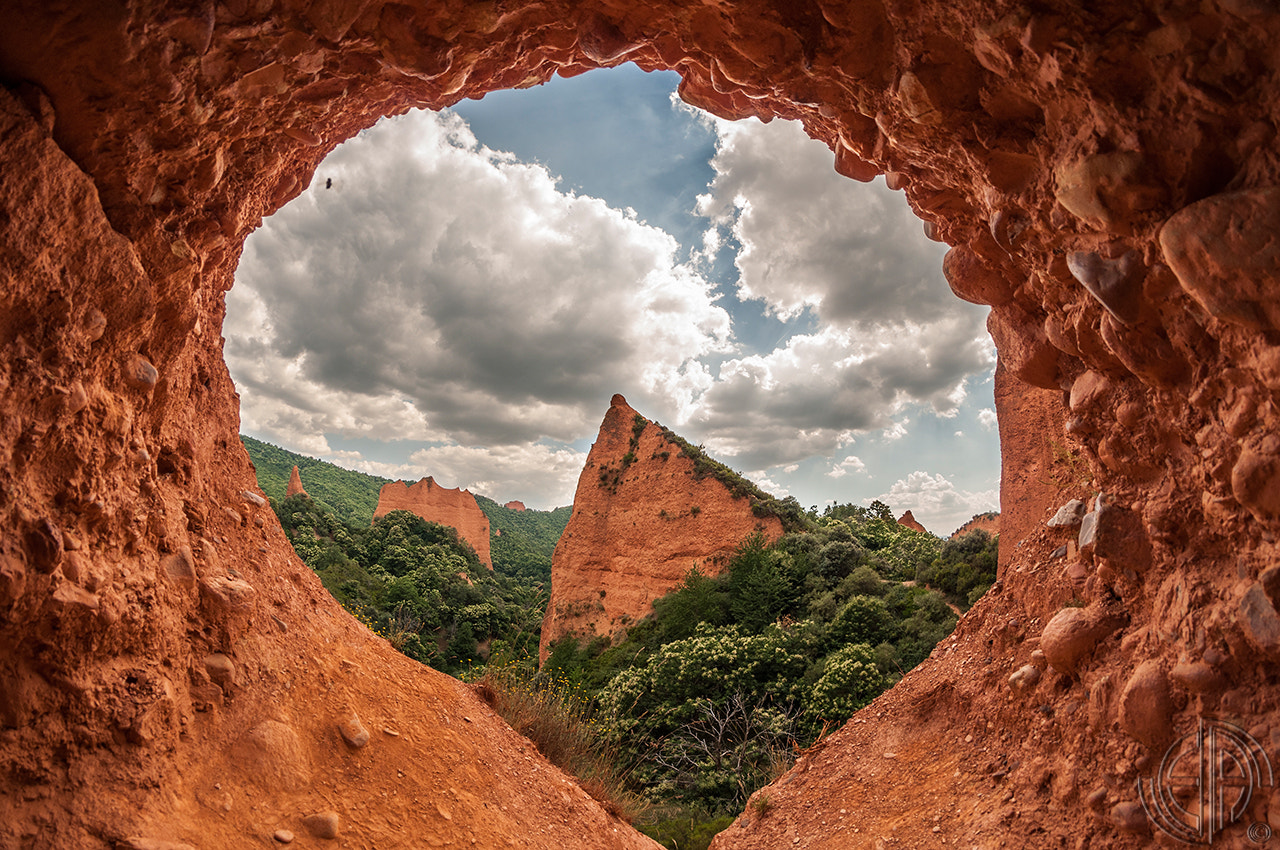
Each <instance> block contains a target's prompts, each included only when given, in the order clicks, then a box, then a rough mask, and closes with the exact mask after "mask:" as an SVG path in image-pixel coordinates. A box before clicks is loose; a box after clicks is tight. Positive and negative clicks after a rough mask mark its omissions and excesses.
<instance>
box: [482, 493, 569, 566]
mask: <svg viewBox="0 0 1280 850" xmlns="http://www.w3.org/2000/svg"><path fill="white" fill-rule="evenodd" d="M476 503H477V504H479V505H480V510H482V511H484V515H485V516H487V517H488V518H489V554H490V556H491V557H492V558H493V568H494V569H495V570H497V571H498V572H500V573H503V574H505V575H509V576H512V577H515V578H519V579H522V580H524V581H527V582H538V581H541V582H545V583H546V585H547V587H550V586H551V553H552V552H553V551H555V548H556V543H557V542H559V540H560V535H561V534H562V533H563V532H564V527H565V526H566V525H568V524H569V517H570V516H571V515H572V514H573V507H572V506H566V507H563V508H556V509H555V510H553V511H529V510H525V511H513V510H511V508H505V507H503V506H502V505H499V504H498V503H497V502H495V501H494V500H493V499H490V498H487V497H485V496H476Z"/></svg>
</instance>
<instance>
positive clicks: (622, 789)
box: [472, 665, 647, 823]
mask: <svg viewBox="0 0 1280 850" xmlns="http://www.w3.org/2000/svg"><path fill="white" fill-rule="evenodd" d="M472 687H473V688H475V691H476V693H477V694H478V695H479V696H480V698H481V699H483V700H484V701H485V702H487V703H489V705H491V706H493V709H494V710H495V711H497V712H498V714H500V715H502V717H503V719H504V720H506V721H507V723H508V724H510V725H511V728H512V729H515V730H516V731H517V732H519V733H520V734H521V735H523V736H525V737H526V738H528V739H529V740H530V741H532V742H533V744H534V745H535V746H536V747H537V748H538V751H539V752H541V753H542V754H543V755H544V756H546V758H547V760H548V761H550V762H551V763H552V764H554V765H555V766H556V767H558V768H560V769H561V770H563V771H564V772H565V773H568V774H570V775H572V776H574V777H577V779H578V784H579V785H580V786H581V787H582V789H583V790H584V791H586V792H587V793H588V794H590V795H591V796H592V797H593V798H595V800H596V801H597V802H599V803H600V805H601V806H602V807H603V808H604V809H605V811H607V812H609V813H610V814H612V815H614V816H615V817H617V818H619V819H621V820H623V821H626V822H627V823H631V822H632V821H634V820H635V819H636V818H638V817H640V816H641V815H642V814H643V812H644V810H645V809H646V808H647V804H646V803H645V801H644V799H643V798H641V797H640V796H638V795H637V794H634V793H632V792H631V791H628V790H627V788H626V782H625V776H624V773H623V772H622V771H621V769H620V768H619V753H618V746H617V744H615V743H613V742H611V741H610V739H609V736H608V734H607V732H608V730H607V728H606V727H605V725H604V722H603V721H602V720H601V718H600V716H599V713H598V712H597V711H596V709H595V706H594V704H593V703H592V701H591V700H589V699H588V698H587V697H586V696H585V694H584V693H583V691H582V689H581V686H580V685H577V684H574V683H572V682H570V681H568V680H567V679H562V678H557V677H546V676H542V675H541V674H537V673H530V672H529V671H527V670H526V669H524V668H521V667H517V666H514V665H511V666H498V667H489V668H488V669H486V670H485V672H484V675H483V676H481V677H480V679H479V680H477V681H476V682H475V684H474V685H472Z"/></svg>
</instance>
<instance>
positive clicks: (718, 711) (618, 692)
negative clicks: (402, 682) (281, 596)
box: [264, 447, 997, 850]
mask: <svg viewBox="0 0 1280 850" xmlns="http://www.w3.org/2000/svg"><path fill="white" fill-rule="evenodd" d="M271 448H274V447H271ZM276 451H277V452H280V455H279V456H278V457H277V460H276V462H277V463H280V462H282V461H287V463H288V465H287V466H286V467H285V473H284V477H285V480H286V481H287V476H288V469H289V468H291V467H292V466H293V464H294V463H296V462H297V461H295V460H293V459H292V458H295V457H297V456H296V455H290V453H287V452H283V450H276ZM298 465H299V467H300V468H301V466H302V465H301V464H300V463H299V464H298ZM718 473H719V474H723V472H722V471H721V470H719V469H716V468H713V467H711V466H710V465H709V464H707V465H706V470H705V472H704V474H718ZM367 477H368V478H372V476H367ZM304 484H305V485H306V486H307V487H310V486H311V482H310V481H309V480H308V479H306V478H305V477H304ZM264 489H266V487H265V486H264ZM744 495H748V496H753V495H754V494H753V493H751V492H750V491H744ZM477 502H478V503H479V504H480V507H481V510H483V511H484V512H485V514H486V515H487V516H488V517H489V521H490V526H491V529H492V538H491V539H492V554H493V560H494V567H495V569H494V571H493V572H492V573H491V572H489V571H488V570H485V569H484V568H483V567H481V566H480V564H479V562H478V560H477V558H476V556H475V553H474V552H473V551H472V550H471V548H470V547H469V546H468V545H467V544H466V543H465V542H464V541H462V540H460V539H459V537H458V535H457V533H456V532H455V531H454V530H453V529H450V528H446V527H443V526H440V525H437V524H435V523H428V522H425V521H423V520H421V519H420V518H418V517H415V516H413V515H412V514H409V513H407V512H405V511H395V512H392V513H390V514H388V515H387V516H385V517H382V518H380V519H379V520H378V521H377V522H376V523H374V524H373V525H372V526H371V527H354V526H352V525H349V524H347V523H345V522H343V521H342V520H341V519H339V518H338V516H337V515H336V513H335V512H334V511H330V510H328V509H326V508H324V507H322V506H321V505H320V504H319V502H318V501H314V500H312V499H309V498H306V497H301V496H299V497H294V498H291V499H287V500H283V501H279V502H275V503H274V506H275V508H276V511H277V514H278V515H279V517H280V522H281V525H282V526H283V527H284V529H285V532H286V534H288V536H289V538H290V540H291V541H292V542H293V544H294V547H295V548H296V549H297V551H298V554H299V555H300V556H301V557H302V559H303V560H304V561H306V563H307V564H308V565H309V566H311V567H312V569H314V570H315V571H316V573H317V574H318V575H319V576H320V578H321V580H322V581H323V582H324V584H325V586H326V587H327V588H328V589H329V590H330V592H331V593H333V595H334V596H335V597H336V598H337V599H338V600H339V601H340V602H341V603H342V604H343V605H344V606H345V607H347V608H348V609H349V610H351V611H352V612H353V613H355V614H356V615H357V616H358V617H360V618H361V619H362V620H363V621H364V622H366V623H367V624H368V625H369V626H370V627H371V628H372V629H374V630H375V631H377V632H379V633H380V634H382V635H383V636H384V637H386V638H387V639H388V640H389V641H391V643H392V644H393V645H394V646H396V647H397V648H398V649H400V650H401V651H402V652H404V653H406V654H407V655H410V656H411V657H414V658H416V659H418V660H420V661H422V662H423V663H426V664H430V665H432V666H434V667H437V668H438V669H441V670H444V671H446V672H450V673H453V674H455V675H459V676H461V677H462V678H464V679H465V680H467V681H473V682H476V683H477V684H476V687H477V689H478V690H479V692H480V693H481V694H482V695H483V696H484V697H485V698H486V699H488V700H489V701H490V702H491V703H492V704H493V705H494V706H495V708H497V709H498V710H499V711H500V712H502V713H503V716H504V717H507V719H508V721H509V722H510V723H511V724H512V726H513V727H514V728H516V729H517V730H519V731H521V732H522V733H524V734H526V735H527V736H529V737H530V739H531V740H533V741H534V743H536V744H537V745H538V746H539V748H540V749H542V751H543V752H544V754H546V755H547V756H548V757H549V758H552V759H554V760H555V761H556V763H557V764H560V765H561V766H562V767H564V768H565V769H566V770H569V771H574V772H576V773H577V774H578V775H579V776H580V777H581V779H582V781H583V785H584V787H585V788H587V789H588V791H590V792H591V793H593V794H595V795H596V796H598V797H599V798H600V799H601V800H602V802H604V803H605V804H606V806H608V807H610V808H611V809H613V810H615V811H618V812H619V813H621V814H623V815H624V816H630V817H633V818H635V820H636V825H637V826H638V827H639V828H641V829H642V830H643V831H645V832H647V833H649V834H650V835H652V836H653V837H655V838H656V839H658V840H659V841H660V842H661V843H663V844H664V845H665V846H667V847H670V848H677V850H687V848H705V847H706V846H707V843H708V842H709V841H710V840H711V837H712V836H714V835H715V833H716V832H717V831H718V830H720V829H723V828H724V827H725V826H726V825H727V824H728V823H729V822H730V820H731V819H732V817H733V816H734V815H736V814H738V813H739V812H741V811H742V808H743V806H744V805H745V804H746V801H747V799H748V798H749V797H750V796H751V795H752V794H753V793H754V792H755V791H756V790H757V789H759V788H761V787H763V786H764V785H765V784H767V783H769V782H770V781H772V780H774V779H776V778H777V777H778V776H780V775H781V773H782V772H783V771H785V770H786V769H787V768H788V767H789V766H790V765H791V764H792V763H793V762H794V759H795V757H796V755H797V753H799V752H800V751H801V750H803V749H804V748H805V747H808V746H810V745H812V744H813V743H814V742H815V741H817V740H818V739H819V738H821V736H822V735H824V734H825V733H826V732H828V731H830V730H832V729H834V728H836V727H838V726H840V725H841V724H843V723H844V722H845V721H846V720H848V719H849V717H851V716H852V715H853V713H854V712H856V711H857V710H858V709H859V708H861V707H862V706H864V705H867V704H868V703H869V702H871V700H873V699H875V697H876V696H877V695H879V694H880V693H882V692H883V691H884V690H886V689H887V688H889V687H890V686H892V684H893V683H894V682H896V681H897V680H898V679H900V678H901V677H902V676H903V675H904V674H905V673H906V672H907V671H909V670H910V669H911V668H912V667H914V666H915V665H917V664H919V663H920V662H921V661H922V660H923V659H924V658H926V657H927V656H928V655H929V653H930V652H932V651H933V648H934V646H935V645H936V644H937V643H938V641H940V640H942V639H943V638H944V637H946V636H947V635H948V634H950V632H951V630H952V628H954V626H955V623H956V620H957V616H958V613H959V612H962V611H964V610H967V609H968V607H969V606H971V605H972V604H974V603H975V602H976V601H977V599H978V598H979V597H981V596H982V594H983V593H985V592H986V590H987V589H988V588H989V587H990V586H991V584H992V583H993V582H994V580H995V571H996V553H997V541H996V539H995V538H993V537H992V536H990V535H988V534H987V533H986V532H984V531H975V532H973V533H971V534H967V535H965V536H963V537H960V538H957V539H955V540H951V541H943V540H941V539H939V538H938V537H935V536H934V535H932V534H928V533H921V532H916V531H912V530H911V529H908V528H906V527H904V526H901V525H899V524H898V523H897V522H896V521H895V520H894V516H893V513H892V512H891V510H890V509H889V507H888V506H887V505H884V504H882V503H880V502H876V503H874V504H872V505H871V506H870V507H863V506H859V505H851V504H849V505H837V506H833V507H830V508H828V509H827V510H826V511H825V512H824V513H822V514H821V515H817V514H816V513H812V512H809V513H801V514H796V513H795V511H794V510H792V506H791V505H789V504H787V505H785V506H784V509H785V513H787V514H791V516H790V517H789V519H790V522H789V523H788V527H789V528H790V529H791V530H790V531H789V532H788V533H786V534H784V535H783V536H782V537H781V538H779V539H778V540H777V541H776V542H774V543H769V542H768V541H767V540H766V539H765V538H764V537H763V535H761V534H759V533H757V534H754V535H752V536H750V537H748V538H747V539H745V540H743V541H740V543H739V545H738V547H737V549H736V551H735V553H734V555H733V557H732V558H731V560H730V562H729V566H728V570H727V571H726V572H725V573H723V574H722V575H719V576H717V577H710V576H708V575H704V574H703V573H702V572H701V571H700V570H699V569H698V568H697V567H695V568H694V569H692V570H690V571H689V573H688V574H687V575H686V576H685V578H684V581H683V582H682V583H681V584H680V585H678V586H677V587H676V588H675V590H673V591H672V592H671V593H669V594H667V595H666V596H664V597H662V598H661V599H658V600H656V601H655V602H654V604H653V610H652V613H651V614H650V615H649V616H647V617H645V618H643V619H641V620H639V621H638V622H636V623H634V624H633V625H632V626H631V628H630V629H629V630H628V631H627V632H626V633H624V634H623V635H620V636H618V637H616V638H615V639H614V640H613V641H610V640H608V639H603V638H602V639H597V640H595V641H577V640H574V639H573V638H566V639H564V640H561V641H559V642H557V643H556V644H553V646H552V651H551V654H550V657H549V658H548V659H547V662H546V663H545V664H544V665H543V666H542V668H541V669H539V668H538V664H537V648H538V637H539V631H540V626H541V621H542V616H543V613H544V610H545V606H546V603H547V595H548V594H547V590H548V578H549V573H550V563H551V551H552V549H553V548H554V546H555V540H556V539H558V537H559V534H560V532H561V531H563V529H564V526H565V524H566V523H567V521H568V518H569V514H570V509H569V508H560V509H557V510H556V511H551V512H538V511H523V512H521V511H514V510H510V509H508V508H505V507H502V506H500V505H498V504H497V503H496V502H494V501H493V500H491V499H488V498H485V497H483V496H480V497H477ZM343 507H344V508H345V509H346V512H347V514H348V515H350V513H351V508H350V507H349V506H343Z"/></svg>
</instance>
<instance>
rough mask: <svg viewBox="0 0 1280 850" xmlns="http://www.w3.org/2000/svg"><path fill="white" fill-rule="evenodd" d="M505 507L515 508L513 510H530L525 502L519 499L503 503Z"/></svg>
mask: <svg viewBox="0 0 1280 850" xmlns="http://www.w3.org/2000/svg"><path fill="white" fill-rule="evenodd" d="M503 507H504V508H507V509H509V510H513V511H523V510H528V509H527V508H526V507H525V506H524V502H519V501H511V502H507V503H506V504H505V505H503Z"/></svg>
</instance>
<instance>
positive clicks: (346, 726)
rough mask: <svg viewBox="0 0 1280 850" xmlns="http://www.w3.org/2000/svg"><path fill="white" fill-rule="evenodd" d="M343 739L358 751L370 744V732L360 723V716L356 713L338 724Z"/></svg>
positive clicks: (352, 713)
mask: <svg viewBox="0 0 1280 850" xmlns="http://www.w3.org/2000/svg"><path fill="white" fill-rule="evenodd" d="M338 731H340V732H341V733H342V739H343V740H344V741H346V742H347V743H348V744H350V745H351V746H353V747H355V748H356V749H357V750H358V749H360V748H361V747H363V746H365V745H366V744H368V743H369V730H368V729H366V728H364V724H363V723H361V722H360V715H358V714H356V713H355V712H354V711H353V712H351V716H350V717H348V718H347V719H345V720H343V721H342V722H341V723H339V724H338Z"/></svg>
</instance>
